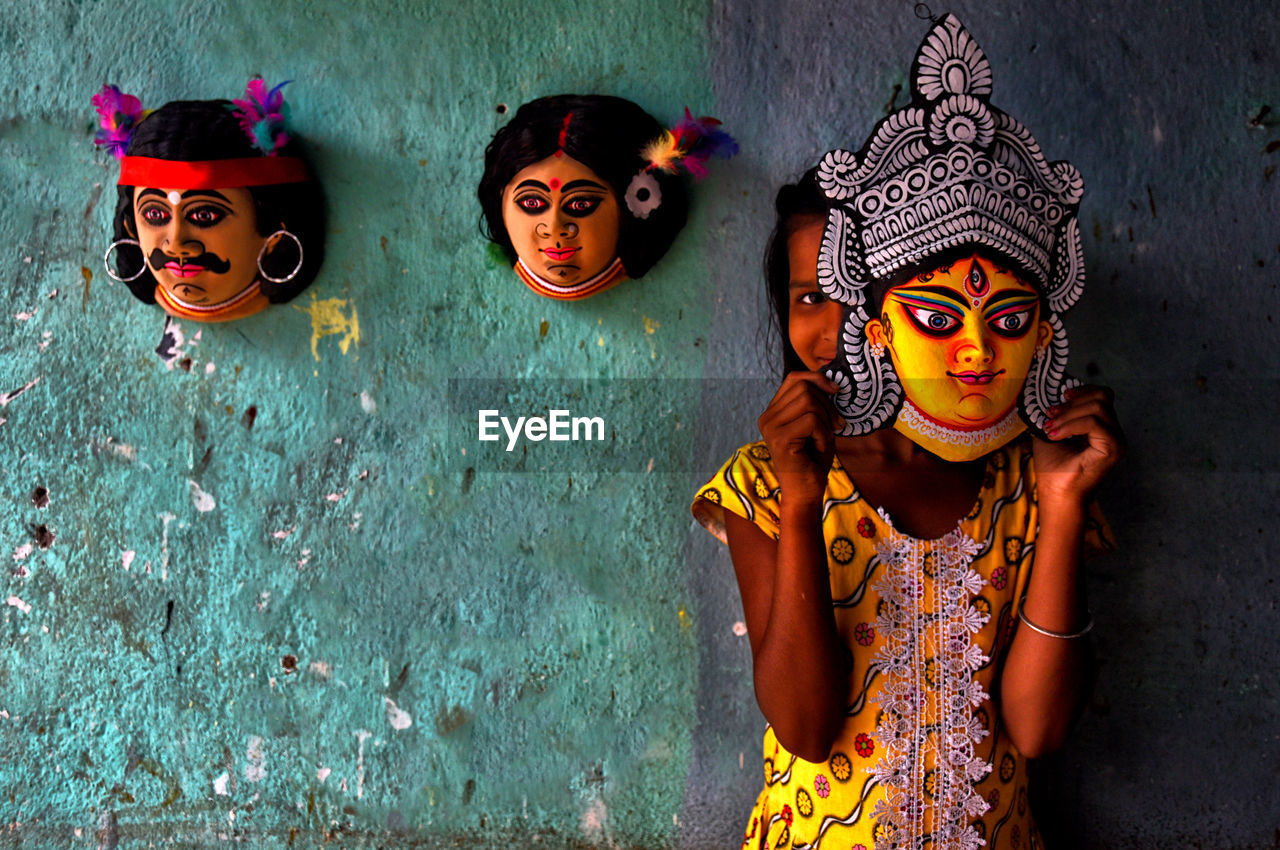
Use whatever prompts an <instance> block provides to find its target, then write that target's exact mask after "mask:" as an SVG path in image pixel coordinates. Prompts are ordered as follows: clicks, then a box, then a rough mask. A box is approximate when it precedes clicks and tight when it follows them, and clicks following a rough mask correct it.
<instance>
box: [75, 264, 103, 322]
mask: <svg viewBox="0 0 1280 850" xmlns="http://www.w3.org/2000/svg"><path fill="white" fill-rule="evenodd" d="M80 277H82V278H84V294H83V295H81V296H80V312H81V313H87V312H89V284H90V283H92V282H93V272H92V271H90V270H89V267H88V266H81V267H80ZM108 283H110V281H108Z"/></svg>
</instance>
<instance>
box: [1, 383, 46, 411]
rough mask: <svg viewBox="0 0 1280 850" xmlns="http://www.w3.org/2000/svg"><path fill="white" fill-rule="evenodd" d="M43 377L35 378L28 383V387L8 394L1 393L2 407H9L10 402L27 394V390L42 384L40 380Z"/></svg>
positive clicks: (25, 386)
mask: <svg viewBox="0 0 1280 850" xmlns="http://www.w3.org/2000/svg"><path fill="white" fill-rule="evenodd" d="M43 377H44V375H37V376H36V377H35V378H33V379H31V380H30V381H28V382H27V383H26V385H24V386H22V387H19V388H18V389H16V390H10V391H9V392H7V393H0V407H8V406H9V402H11V401H13V400H14V399H15V398H17V397H18V396H20V395H22V394H23V393H25V392H26V391H27V390H29V389H31V388H32V387H34V386H35V385H36V384H38V383H40V379H41V378H43Z"/></svg>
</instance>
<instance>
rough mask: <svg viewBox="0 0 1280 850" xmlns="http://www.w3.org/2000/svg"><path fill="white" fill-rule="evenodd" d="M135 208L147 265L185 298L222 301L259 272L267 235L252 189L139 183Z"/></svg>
mask: <svg viewBox="0 0 1280 850" xmlns="http://www.w3.org/2000/svg"><path fill="white" fill-rule="evenodd" d="M133 210H134V212H133V223H134V227H135V228H137V235H138V243H139V245H140V246H141V248H142V254H143V256H144V257H145V258H146V261H147V267H148V268H149V269H150V270H151V273H152V275H154V276H155V279H156V283H157V284H159V285H160V286H162V287H164V288H165V289H166V290H167V291H168V292H169V293H170V294H171V295H173V296H175V297H176V298H177V299H178V300H179V301H184V302H186V303H188V304H196V305H199V306H211V305H214V304H220V303H222V302H224V301H229V300H230V299H232V298H234V297H235V296H236V295H239V294H240V293H241V292H243V291H244V290H245V289H247V288H248V287H249V286H250V284H252V283H253V281H254V278H255V277H256V276H257V273H258V252H259V251H260V250H261V248H262V244H263V241H264V239H263V237H262V236H261V235H260V234H259V233H258V227H257V224H258V221H257V213H256V212H255V209H254V205H253V196H252V195H250V194H249V190H248V189H243V188H241V189H218V190H213V189H185V190H179V189H163V188H150V187H142V186H139V187H138V188H136V189H134V190H133Z"/></svg>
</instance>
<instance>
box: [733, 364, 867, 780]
mask: <svg viewBox="0 0 1280 850" xmlns="http://www.w3.org/2000/svg"><path fill="white" fill-rule="evenodd" d="M834 391H835V386H834V385H833V384H831V382H830V381H828V380H827V379H826V378H824V377H823V376H821V375H818V374H817V373H813V372H793V373H791V374H789V375H788V376H787V378H786V379H785V380H784V381H783V384H782V387H781V388H780V389H779V390H778V393H777V394H776V395H775V396H774V398H773V401H772V402H770V404H769V407H768V408H767V409H766V410H765V412H764V414H763V415H762V416H761V417H760V422H759V425H760V433H761V434H762V435H764V438H765V441H766V443H767V444H768V446H769V452H770V454H771V456H772V458H773V464H774V472H775V473H776V474H777V476H778V481H779V486H780V488H781V497H780V500H779V501H780V505H779V526H780V528H779V533H778V540H777V541H774V540H771V539H770V538H769V536H768V535H766V534H765V533H764V532H763V531H761V530H760V529H759V528H757V527H756V526H755V525H754V524H752V523H751V522H749V521H748V520H745V519H743V518H741V517H739V516H737V515H736V514H733V513H729V512H726V514H725V532H726V535H727V536H728V540H729V552H730V554H731V555H732V557H733V567H734V571H735V572H736V573H737V577H738V588H739V591H740V592H741V594H742V607H743V612H744V614H745V616H746V621H747V634H748V636H749V638H750V641H751V655H752V666H753V674H754V680H755V691H756V700H757V702H758V703H759V704H760V710H761V711H762V712H763V713H764V716H765V719H767V720H768V721H769V723H770V724H771V725H772V726H773V731H774V735H775V736H776V737H777V739H778V741H779V742H780V743H781V744H782V745H783V746H784V747H786V748H787V749H788V750H789V751H791V752H792V753H795V754H796V755H797V756H799V757H800V758H803V759H805V760H807V761H825V760H826V759H827V757H828V756H829V755H830V752H831V745H832V743H833V742H834V741H835V738H836V735H837V734H838V733H839V731H840V726H841V724H842V723H843V722H844V712H845V704H844V703H845V700H846V699H847V697H848V673H849V657H848V652H847V650H846V649H845V647H844V644H843V643H842V642H841V640H840V636H839V634H838V633H837V631H836V625H835V617H834V616H833V614H832V610H831V585H830V577H829V576H828V573H827V554H826V545H825V543H824V540H823V536H822V502H823V494H824V493H825V491H826V480H827V473H828V472H829V471H830V469H831V462H832V458H833V456H834V454H835V438H834V436H833V429H832V423H833V421H834V415H835V414H834V411H833V409H832V407H831V401H830V394H831V393H832V392H834Z"/></svg>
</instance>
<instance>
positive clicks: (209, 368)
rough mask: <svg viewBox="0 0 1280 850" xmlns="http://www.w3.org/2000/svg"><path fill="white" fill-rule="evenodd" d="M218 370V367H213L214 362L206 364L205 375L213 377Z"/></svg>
mask: <svg viewBox="0 0 1280 850" xmlns="http://www.w3.org/2000/svg"><path fill="white" fill-rule="evenodd" d="M217 368H218V367H217V366H214V365H213V361H210V362H208V363H206V364H204V373H205V374H206V375H212V374H213V373H214V371H216V370H217Z"/></svg>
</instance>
